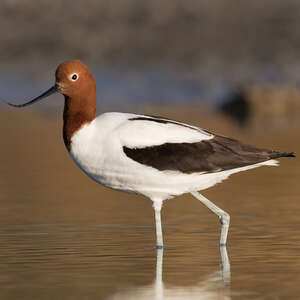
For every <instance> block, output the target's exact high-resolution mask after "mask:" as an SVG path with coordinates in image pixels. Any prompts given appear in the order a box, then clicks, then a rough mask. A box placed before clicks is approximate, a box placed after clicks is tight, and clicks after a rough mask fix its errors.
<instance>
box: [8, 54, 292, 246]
mask: <svg viewBox="0 0 300 300" xmlns="http://www.w3.org/2000/svg"><path fill="white" fill-rule="evenodd" d="M55 78H56V80H55V84H54V86H53V87H51V88H50V89H49V90H48V91H46V92H45V93H43V94H42V95H40V96H39V97H37V98H34V99H33V100H31V101H29V102H27V103H24V104H21V105H17V104H12V103H8V104H10V105H12V106H15V107H24V106H27V105H30V104H32V103H35V102H37V101H39V100H41V99H43V98H45V97H47V96H49V95H51V94H53V93H56V92H58V93H61V94H63V95H64V97H65V105H64V113H63V119H64V124H63V139H64V143H65V145H66V148H67V150H68V152H69V154H70V155H71V157H72V159H73V160H74V162H75V163H76V164H77V165H78V167H79V168H80V169H81V170H83V171H84V172H85V173H86V174H87V175H88V176H90V177H91V178H92V179H94V180H95V181H97V182H98V183H101V184H103V185H104V186H106V187H110V188H112V189H115V190H120V191H124V192H128V193H136V194H140V195H143V196H146V197H148V198H150V199H151V200H152V201H153V207H154V211H155V224H156V246H157V247H158V248H161V247H163V235H162V228H161V216H160V211H161V207H162V203H163V201H164V200H166V199H170V198H173V197H175V196H178V195H181V194H184V193H191V194H192V195H193V196H194V197H195V198H197V199H198V200H200V201H201V202H202V203H203V204H205V205H206V206H207V207H208V208H209V209H210V210H212V211H213V212H214V213H215V214H217V216H218V217H219V218H220V222H221V237H220V245H221V246H222V245H226V240H227V233H228V228H229V220H230V217H229V214H228V213H226V212H225V211H223V210H222V209H220V208H219V207H217V206H216V205H215V204H213V203H212V202H211V201H209V200H208V199H206V198H205V197H204V196H202V195H201V194H200V193H199V191H201V190H205V189H207V188H209V187H212V186H214V185H215V184H217V183H219V182H221V181H222V180H224V179H226V178H228V177H229V176H230V175H231V174H234V173H237V172H240V171H245V170H249V169H253V168H256V167H260V166H274V165H277V161H276V160H274V159H276V158H279V157H288V156H290V157H293V156H294V153H293V152H281V151H273V150H266V149H259V148H256V147H253V146H249V145H246V144H244V143H241V142H239V141H237V140H235V139H231V138H228V137H224V136H221V135H216V134H214V133H211V132H209V131H206V130H203V129H201V128H199V127H196V126H191V125H188V124H184V123H181V122H177V121H172V120H169V119H164V118H161V117H153V116H147V115H136V114H130V113H119V112H110V113H104V114H102V115H99V116H97V117H96V101H97V99H96V82H95V79H94V76H93V74H92V73H91V71H90V70H89V69H88V68H87V67H86V66H85V65H84V64H83V63H82V62H81V61H79V60H72V61H67V62H64V63H62V64H60V65H59V66H58V68H57V70H56V73H55Z"/></svg>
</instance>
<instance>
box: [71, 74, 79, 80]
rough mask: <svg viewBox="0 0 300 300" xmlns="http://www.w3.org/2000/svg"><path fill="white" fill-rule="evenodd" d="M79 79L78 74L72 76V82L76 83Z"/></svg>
mask: <svg viewBox="0 0 300 300" xmlns="http://www.w3.org/2000/svg"><path fill="white" fill-rule="evenodd" d="M78 78H79V75H78V74H77V73H73V74H71V75H70V79H71V80H72V81H76V80H77V79H78Z"/></svg>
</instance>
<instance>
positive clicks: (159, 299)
mask: <svg viewBox="0 0 300 300" xmlns="http://www.w3.org/2000/svg"><path fill="white" fill-rule="evenodd" d="M220 253H221V269H220V270H218V271H216V272H213V273H212V274H210V275H209V276H208V277H206V279H205V280H202V281H200V282H199V283H197V284H196V285H193V286H189V287H178V286H177V287H176V286H175V287H174V286H172V287H170V286H168V287H167V286H165V285H164V283H163V276H162V274H163V254H164V249H156V277H155V280H154V282H153V283H152V284H150V285H145V286H142V287H135V288H130V289H126V290H123V291H119V292H118V293H116V294H114V295H112V296H110V297H109V298H107V300H121V299H122V300H127V299H131V300H135V299H143V300H147V299H149V300H150V299H152V300H167V299H191V300H192V299H205V300H209V299H211V300H213V299H225V300H230V299H231V296H230V262H229V258H228V254H227V249H226V247H224V246H223V247H220Z"/></svg>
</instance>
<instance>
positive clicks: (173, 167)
mask: <svg viewBox="0 0 300 300" xmlns="http://www.w3.org/2000/svg"><path fill="white" fill-rule="evenodd" d="M123 150H124V152H125V154H126V155H127V156H128V157H129V158H131V159H133V160H135V161H137V162H139V163H141V164H144V165H147V166H150V167H153V168H156V169H158V170H160V171H165V170H170V171H180V172H183V173H196V172H197V173H198V172H204V173H212V172H220V171H224V170H230V169H235V168H239V167H244V166H247V165H253V164H256V163H259V162H263V161H266V160H269V159H273V158H279V157H286V156H294V154H293V153H292V152H280V151H272V150H266V149H259V148H256V147H253V146H250V145H246V144H244V143H241V142H239V141H237V140H235V139H231V138H227V137H223V136H215V137H214V138H212V139H210V140H203V141H201V142H198V143H166V144H162V145H159V146H152V147H145V148H128V147H123Z"/></svg>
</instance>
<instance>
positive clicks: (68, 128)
mask: <svg viewBox="0 0 300 300" xmlns="http://www.w3.org/2000/svg"><path fill="white" fill-rule="evenodd" d="M95 117H96V89H92V90H90V93H89V94H88V95H86V94H84V95H83V97H82V96H80V95H76V96H73V97H70V96H68V95H65V106H64V114H63V121H64V124H63V139H64V143H65V146H66V148H67V150H68V151H69V152H70V150H71V144H72V136H73V135H74V134H75V133H76V132H77V131H78V130H79V129H81V127H82V126H84V125H86V124H88V123H90V122H92V121H93V120H94V119H95Z"/></svg>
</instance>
